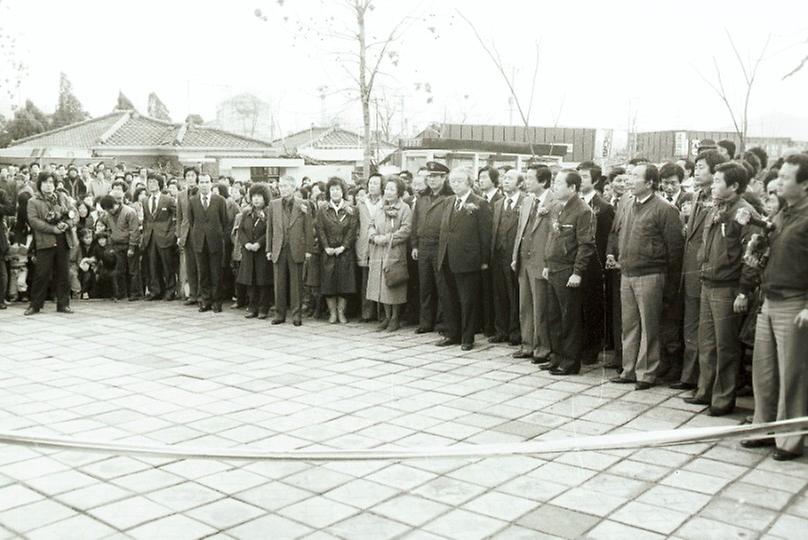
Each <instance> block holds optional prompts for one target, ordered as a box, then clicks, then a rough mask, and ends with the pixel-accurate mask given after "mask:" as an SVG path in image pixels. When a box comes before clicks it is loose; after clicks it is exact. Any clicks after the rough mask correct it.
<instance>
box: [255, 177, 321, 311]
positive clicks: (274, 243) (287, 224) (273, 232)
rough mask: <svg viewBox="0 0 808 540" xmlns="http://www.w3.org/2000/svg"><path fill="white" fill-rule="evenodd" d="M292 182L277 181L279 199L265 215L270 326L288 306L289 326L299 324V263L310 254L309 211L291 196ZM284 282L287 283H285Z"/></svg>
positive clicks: (308, 208)
mask: <svg viewBox="0 0 808 540" xmlns="http://www.w3.org/2000/svg"><path fill="white" fill-rule="evenodd" d="M295 184H296V182H295V179H294V177H292V176H284V177H283V178H281V180H280V183H279V184H278V188H279V189H280V192H281V197H280V199H273V200H272V201H270V203H269V207H268V210H269V215H268V216H267V242H266V245H267V247H266V250H267V260H269V261H272V264H273V267H274V270H275V318H274V319H272V324H281V323H283V322H285V321H286V311H287V308H288V307H289V306H290V304H291V308H292V324H294V325H295V326H300V325H301V324H302V306H301V302H302V297H303V263H304V262H305V260H306V259H308V258H310V257H311V255H312V253H313V252H314V234H313V232H314V231H313V227H312V213H313V210H312V209H311V208H310V207H309V206H308V203H307V202H306V201H304V200H303V199H300V198H298V197H295ZM287 281H288V284H287Z"/></svg>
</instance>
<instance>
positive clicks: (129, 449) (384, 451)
mask: <svg viewBox="0 0 808 540" xmlns="http://www.w3.org/2000/svg"><path fill="white" fill-rule="evenodd" d="M806 433H808V417H802V418H794V419H791V420H781V421H779V422H770V423H766V424H745V425H740V426H718V427H697V428H680V429H669V430H661V431H650V432H644V433H615V434H607V435H596V436H590V437H570V438H565V439H556V440H552V441H527V442H518V443H504V444H479V445H471V444H457V445H453V446H434V447H428V446H424V447H419V448H401V447H390V446H386V447H380V448H373V449H368V450H341V449H335V450H288V451H272V450H260V449H254V448H250V449H244V450H239V449H210V448H198V447H193V446H170V445H154V446H142V445H130V444H121V443H114V442H101V441H89V440H85V441H82V440H78V439H72V438H67V437H43V436H36V435H21V434H17V433H14V432H13V431H12V432H8V431H7V432H0V444H10V445H16V446H31V447H37V448H50V449H58V450H74V451H75V450H77V451H83V452H101V453H107V454H116V455H141V456H151V457H173V458H178V459H223V460H247V461H363V460H373V461H379V460H404V459H429V458H451V457H457V458H482V457H492V456H515V455H539V454H555V453H561V452H575V451H582V450H618V449H632V448H647V447H659V446H676V445H685V444H695V443H709V442H717V441H720V440H724V439H762V438H766V437H772V436H775V435H777V436H780V437H782V436H790V435H803V434H806Z"/></svg>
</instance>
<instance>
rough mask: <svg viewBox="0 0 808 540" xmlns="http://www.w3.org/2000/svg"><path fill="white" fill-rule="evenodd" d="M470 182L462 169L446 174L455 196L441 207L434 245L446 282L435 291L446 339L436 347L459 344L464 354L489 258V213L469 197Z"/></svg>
mask: <svg viewBox="0 0 808 540" xmlns="http://www.w3.org/2000/svg"><path fill="white" fill-rule="evenodd" d="M473 181H474V180H473V178H472V176H471V173H470V172H469V171H468V170H467V169H465V168H463V167H458V168H455V169H452V171H451V172H450V173H449V185H450V187H451V188H452V191H453V192H454V194H455V196H454V197H453V198H450V199H449V200H448V201H447V202H446V205H445V206H444V210H443V219H442V221H441V229H440V239H439V242H438V271H439V272H442V273H443V278H444V281H445V282H446V284H445V286H444V287H441V288H440V289H439V291H438V294H440V303H441V306H442V308H443V310H444V316H445V318H446V337H445V338H444V339H443V340H441V341H439V342H438V343H437V345H438V346H440V347H445V346H447V345H457V344H458V343H460V344H461V347H460V348H461V349H462V350H464V351H470V350H471V349H472V348H473V347H474V332H475V327H476V325H477V312H478V307H479V306H478V302H479V300H478V298H479V294H478V292H479V290H480V272H481V271H483V270H486V269H487V268H488V259H489V257H490V255H491V209H490V207H489V206H488V203H487V202H486V201H485V199H483V198H482V197H478V196H477V195H475V194H474V193H472V191H471V185H472V182H473Z"/></svg>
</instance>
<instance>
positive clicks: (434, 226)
mask: <svg viewBox="0 0 808 540" xmlns="http://www.w3.org/2000/svg"><path fill="white" fill-rule="evenodd" d="M450 199H452V197H449V196H447V195H442V194H438V195H433V194H432V193H431V192H430V193H429V194H427V195H419V196H418V198H417V199H416V200H415V208H414V210H413V216H412V235H411V239H412V246H413V247H415V248H417V247H418V241H419V240H426V241H428V242H429V241H431V242H437V241H438V239H439V238H440V224H441V220H442V219H443V205H444V204H446V201H447V200H450Z"/></svg>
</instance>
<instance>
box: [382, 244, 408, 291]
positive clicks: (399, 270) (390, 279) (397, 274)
mask: <svg viewBox="0 0 808 540" xmlns="http://www.w3.org/2000/svg"><path fill="white" fill-rule="evenodd" d="M392 247H393V235H392V234H391V235H390V242H389V243H388V244H387V251H386V252H385V254H384V260H383V261H382V273H383V274H384V284H385V285H387V286H388V287H391V288H392V287H398V286H399V285H401V284H403V283H406V282H407V280H408V279H410V273H409V271H408V270H407V261H406V259H405V260H401V259H398V260H395V261H390V249H391V248H392Z"/></svg>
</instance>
